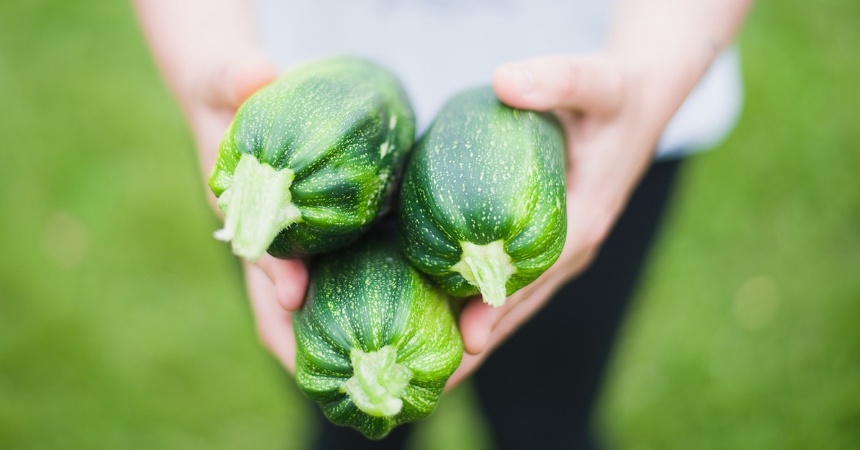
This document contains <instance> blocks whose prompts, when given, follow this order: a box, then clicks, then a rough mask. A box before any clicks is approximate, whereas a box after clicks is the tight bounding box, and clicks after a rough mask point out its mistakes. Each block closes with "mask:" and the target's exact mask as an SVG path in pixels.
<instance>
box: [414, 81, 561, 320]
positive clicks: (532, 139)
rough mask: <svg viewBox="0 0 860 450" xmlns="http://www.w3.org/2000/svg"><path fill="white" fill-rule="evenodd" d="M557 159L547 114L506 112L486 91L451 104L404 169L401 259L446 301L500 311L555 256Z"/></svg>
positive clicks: (557, 132) (557, 134)
mask: <svg viewBox="0 0 860 450" xmlns="http://www.w3.org/2000/svg"><path fill="white" fill-rule="evenodd" d="M564 155H565V143H564V138H563V135H562V132H561V128H560V126H559V124H558V122H557V121H556V120H555V119H554V117H552V116H551V115H548V114H540V113H536V112H532V111H522V110H517V109H513V108H510V107H508V106H506V105H504V104H502V103H501V102H500V101H499V100H498V99H497V98H496V96H495V94H494V93H493V91H492V90H491V89H490V88H480V89H475V90H471V91H468V92H465V93H463V94H460V95H459V96H457V97H455V98H454V99H452V100H451V101H450V102H449V103H447V104H446V105H445V107H444V108H443V110H442V112H441V113H440V114H439V116H438V117H437V118H436V120H435V121H434V122H433V125H432V126H431V127H430V130H429V131H428V132H427V134H426V135H424V137H423V138H422V139H421V141H420V142H419V143H418V145H417V146H416V149H415V150H414V151H413V154H412V156H411V159H410V161H409V162H408V163H407V168H406V173H405V175H404V179H403V187H402V192H401V196H400V223H401V230H402V238H403V243H404V251H405V253H406V255H407V257H408V258H409V261H410V262H411V263H412V264H414V265H415V266H416V267H417V268H419V269H420V270H421V271H422V272H424V273H426V274H428V275H430V276H431V277H432V278H433V279H434V280H435V281H436V282H437V283H438V284H439V285H440V286H442V287H443V288H444V289H445V290H446V291H447V292H448V293H450V294H452V295H456V296H461V297H464V296H471V295H476V294H479V293H480V294H482V295H483V298H484V301H485V302H487V303H489V304H491V305H494V306H499V305H501V304H502V303H503V302H504V301H505V298H506V297H507V296H508V295H510V294H512V293H514V292H515V291H517V290H518V289H520V288H522V287H523V286H526V285H527V284H529V283H531V282H532V281H534V280H535V279H536V278H537V277H538V276H540V274H542V273H543V272H544V271H545V270H546V269H548V268H549V267H550V266H551V265H552V264H553V263H554V262H555V261H556V259H558V257H559V255H560V254H561V250H562V247H563V246H564V241H565V235H566V232H567V216H566V207H565V170H564V161H565V159H564Z"/></svg>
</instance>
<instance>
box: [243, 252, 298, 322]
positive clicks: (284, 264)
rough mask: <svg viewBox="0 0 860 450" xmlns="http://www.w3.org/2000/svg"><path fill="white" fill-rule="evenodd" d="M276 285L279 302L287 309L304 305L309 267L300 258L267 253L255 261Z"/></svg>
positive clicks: (292, 309)
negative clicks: (277, 256)
mask: <svg viewBox="0 0 860 450" xmlns="http://www.w3.org/2000/svg"><path fill="white" fill-rule="evenodd" d="M255 264H256V265H257V267H259V268H260V269H262V271H263V273H265V275H266V277H268V279H269V282H270V283H271V284H273V285H274V289H275V297H276V299H277V302H278V304H280V305H281V307H282V308H284V309H285V310H287V311H295V310H297V309H299V308H300V307H301V306H302V302H303V301H304V298H305V290H306V289H307V285H308V269H307V267H306V266H305V263H304V262H302V261H301V260H300V259H278V258H275V257H274V256H271V255H269V254H265V255H263V256H262V257H260V259H258V260H257V261H256V263H255Z"/></svg>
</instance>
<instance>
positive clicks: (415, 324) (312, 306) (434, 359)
mask: <svg viewBox="0 0 860 450" xmlns="http://www.w3.org/2000/svg"><path fill="white" fill-rule="evenodd" d="M373 234H374V235H375V236H372V237H370V239H367V240H362V242H359V243H358V244H355V245H353V246H351V247H348V248H347V249H344V250H340V251H337V252H334V253H330V254H326V255H323V256H322V257H319V259H317V260H315V261H314V263H313V265H312V268H311V276H310V286H309V288H308V294H307V298H306V299H305V303H304V306H303V307H302V309H301V310H300V311H298V312H296V313H295V314H294V315H293V325H294V329H295V335H296V381H297V383H298V386H299V388H300V389H301V390H302V392H304V393H305V395H307V396H308V397H309V398H311V399H312V400H314V401H316V402H318V403H319V404H320V406H321V407H322V410H323V412H324V413H325V415H326V417H328V418H329V420H331V421H332V422H334V423H336V424H340V425H348V426H351V427H354V428H356V429H358V430H359V431H360V432H361V433H363V434H364V435H365V436H367V437H369V438H372V439H380V438H382V437H384V436H385V435H386V434H388V432H389V431H391V430H392V429H393V428H394V427H396V426H397V425H399V424H401V423H404V422H409V421H412V420H416V419H420V418H423V417H425V416H427V415H428V414H430V413H431V412H432V411H433V409H434V408H435V407H436V403H437V401H438V399H439V396H440V395H441V393H442V389H443V388H444V386H445V382H446V381H447V380H448V377H450V376H451V374H452V373H453V372H454V370H455V369H456V368H457V366H459V364H460V359H461V357H462V354H463V343H462V340H461V338H460V333H459V331H458V329H457V325H456V322H455V319H454V316H453V314H452V312H451V309H450V305H449V302H448V300H449V299H450V298H449V297H448V296H447V295H445V294H444V293H443V292H442V291H441V290H439V289H438V288H437V287H435V286H433V284H432V283H431V282H430V281H429V280H428V279H426V278H425V277H424V276H423V275H421V274H420V273H419V272H418V271H417V270H415V268H413V267H412V266H410V265H409V263H408V262H407V261H406V259H405V258H404V257H403V255H402V254H401V252H400V247H399V243H398V242H397V237H396V235H393V234H391V235H390V236H388V237H387V238H382V237H381V236H380V235H378V234H377V233H373ZM385 346H393V347H394V348H395V349H396V350H397V363H398V364H402V365H405V366H406V367H407V368H408V369H409V370H410V371H411V372H412V378H411V380H410V381H409V384H408V385H407V386H406V388H405V390H404V391H403V394H402V400H403V408H402V410H401V411H400V413H399V414H397V415H396V416H393V417H374V416H371V415H368V414H366V413H364V412H363V411H361V410H360V409H358V408H357V407H356V405H355V404H354V403H353V401H352V400H351V399H350V397H349V396H348V395H347V394H346V393H343V392H341V390H340V387H341V386H342V385H343V383H344V382H346V381H347V380H348V379H349V378H350V377H351V376H352V375H353V368H352V367H351V364H350V352H351V350H352V349H353V348H358V349H360V350H362V351H364V352H372V351H377V350H379V349H380V348H382V347H385Z"/></svg>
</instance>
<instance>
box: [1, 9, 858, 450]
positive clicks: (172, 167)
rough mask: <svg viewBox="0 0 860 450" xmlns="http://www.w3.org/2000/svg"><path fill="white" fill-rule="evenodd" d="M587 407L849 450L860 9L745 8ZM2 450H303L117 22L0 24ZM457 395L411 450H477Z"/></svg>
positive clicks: (171, 115)
mask: <svg viewBox="0 0 860 450" xmlns="http://www.w3.org/2000/svg"><path fill="white" fill-rule="evenodd" d="M741 42H742V50H743V53H744V56H745V77H746V79H747V83H748V84H747V85H748V97H747V105H746V108H745V113H744V118H743V121H742V122H741V124H740V126H739V128H738V130H737V131H736V132H735V134H734V135H733V136H732V138H731V139H730V140H729V141H728V142H727V143H726V144H725V145H723V146H721V148H720V149H719V150H717V151H714V152H711V153H709V154H705V155H702V156H699V157H696V158H694V159H693V160H692V161H690V164H688V170H687V172H686V174H685V177H684V180H683V183H682V186H681V188H682V189H680V195H679V197H678V199H677V203H676V204H677V208H676V210H675V211H674V213H673V215H672V217H671V220H670V221H669V223H668V226H667V228H666V230H665V231H664V233H663V237H662V240H661V246H660V248H659V251H658V252H657V254H656V255H655V256H656V259H655V264H654V265H653V266H652V267H651V269H650V271H649V273H648V277H647V280H646V283H644V285H643V292H642V293H641V294H642V295H641V296H640V298H639V300H638V301H637V303H636V308H635V310H634V311H633V314H632V315H631V317H630V320H629V323H628V327H627V328H626V331H625V333H624V339H623V341H622V345H621V346H620V348H619V351H618V354H617V358H616V362H615V364H614V367H613V370H612V375H611V377H610V378H609V380H608V384H607V389H606V391H605V395H604V396H603V401H602V404H601V408H600V414H599V416H598V417H599V421H598V423H599V424H600V427H601V430H603V434H604V435H605V436H606V438H607V439H608V441H609V442H611V443H612V444H614V446H615V447H618V448H623V449H652V448H653V449H670V448H684V449H689V448H733V449H746V448H749V449H762V448H779V449H784V448H796V449H805V448H821V449H824V448H860V327H857V325H856V324H855V322H856V320H857V318H858V317H860V276H858V274H860V195H859V194H860V176H858V175H860V152H858V148H860V127H858V126H857V124H856V123H857V120H858V117H860V114H859V113H860V111H858V105H860V89H858V84H857V80H860V58H858V57H857V56H858V54H857V43H858V42H860V3H858V2H856V1H855V0H827V1H820V2H814V3H813V2H803V1H799V0H791V1H784V2H773V1H771V2H760V3H759V4H758V6H757V7H756V9H755V11H754V13H753V15H752V17H751V19H750V22H749V24H748V26H747V28H746V29H745V31H744V33H743V34H742V39H741ZM0 142H2V144H0V145H2V149H0V168H2V173H1V174H0V211H2V215H0V251H2V257H0V448H4V449H7V448H8V449H36V448H38V449H42V448H128V449H135V448H147V449H148V448H166V449H170V448H176V449H194V448H206V449H217V448H225V449H233V448H260V449H264V448H279V449H283V448H297V449H298V448H304V446H305V444H304V443H305V442H307V438H308V437H309V436H310V435H311V433H312V432H313V427H312V425H311V422H310V421H309V420H308V419H306V417H307V416H308V415H309V414H308V409H307V408H309V405H307V404H306V402H304V401H303V400H302V399H301V395H300V394H299V393H298V392H297V391H296V389H295V387H294V385H293V383H292V380H291V379H290V378H289V377H288V376H287V375H285V374H284V373H283V371H282V370H281V369H280V368H279V367H278V366H277V365H276V363H275V362H274V361H273V360H272V358H270V357H269V356H268V355H267V354H266V352H265V351H264V350H262V349H261V347H260V346H259V345H258V343H257V340H256V334H255V331H254V327H253V323H252V319H251V316H250V312H249V310H248V308H247V305H246V301H245V293H244V289H243V286H242V278H241V273H240V268H239V265H238V264H237V263H236V261H235V259H234V258H233V257H232V256H231V255H230V254H229V251H228V249H227V248H226V247H225V246H223V245H222V244H219V243H217V242H216V241H215V240H214V239H212V238H211V232H212V231H213V230H215V229H216V228H217V226H218V223H217V220H216V219H215V217H214V215H213V214H212V213H211V211H210V210H209V207H208V205H207V204H206V201H205V196H204V190H203V189H204V188H203V186H202V183H201V181H200V180H201V178H200V173H199V169H198V167H197V162H196V159H195V156H194V152H193V150H192V148H193V143H192V142H191V139H190V137H189V134H188V132H187V130H186V128H185V125H184V123H183V119H182V117H181V115H180V114H179V111H178V109H177V107H176V106H175V104H174V103H173V102H172V100H171V99H170V96H169V95H168V93H167V92H166V90H165V88H164V87H163V85H162V83H161V81H160V79H159V78H158V74H157V71H156V70H155V68H154V66H153V64H152V62H151V60H150V57H149V55H148V53H147V50H146V47H145V45H144V43H143V41H142V39H141V37H140V35H139V32H138V30H137V27H136V26H135V23H134V18H133V14H132V12H131V9H130V6H129V5H128V4H127V3H126V2H110V1H105V0H102V1H98V0H85V1H80V2H60V1H56V0H54V1H48V0H32V1H27V0H4V1H3V2H2V3H0ZM470 399H471V397H470V394H469V392H468V391H467V390H461V391H460V392H457V393H455V394H454V395H452V396H449V397H448V398H447V399H446V400H445V401H443V402H442V405H441V407H440V411H439V412H438V413H437V414H434V416H433V417H432V418H431V419H430V420H429V421H428V422H427V423H426V426H425V427H424V429H422V430H419V433H418V439H417V442H416V443H415V445H416V446H417V447H419V448H457V447H462V448H476V447H479V446H482V445H483V446H486V442H485V441H484V438H483V437H482V435H481V433H477V434H475V433H471V432H469V431H466V430H470V429H473V428H477V429H479V430H480V429H481V426H480V419H479V418H477V417H475V416H474V415H473V414H472V413H471V407H470Z"/></svg>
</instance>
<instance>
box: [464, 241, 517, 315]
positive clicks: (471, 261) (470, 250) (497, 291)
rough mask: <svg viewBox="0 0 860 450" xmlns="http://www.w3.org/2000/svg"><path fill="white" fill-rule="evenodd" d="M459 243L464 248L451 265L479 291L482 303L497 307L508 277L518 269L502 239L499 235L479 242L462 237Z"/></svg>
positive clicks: (505, 293)
mask: <svg viewBox="0 0 860 450" xmlns="http://www.w3.org/2000/svg"><path fill="white" fill-rule="evenodd" d="M460 247H462V249H463V254H462V256H461V257H460V262H458V263H457V264H455V265H454V266H453V267H451V269H452V270H454V271H456V272H459V273H460V275H462V276H463V278H464V279H465V280H466V281H467V282H468V283H469V284H471V285H472V286H476V287H477V288H478V289H479V290H480V291H481V296H482V297H483V299H484V303H487V304H488V305H492V306H494V307H496V308H498V307H499V306H502V304H503V303H505V298H507V289H506V287H505V286H506V285H507V283H508V279H510V278H511V275H513V274H514V273H516V271H517V268H516V267H514V265H513V264H512V263H511V257H510V256H509V255H508V254H507V253H506V252H505V242H504V241H503V240H501V239H499V240H498V241H494V242H490V243H489V244H484V245H479V244H473V243H471V242H465V241H464V242H461V243H460Z"/></svg>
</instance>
